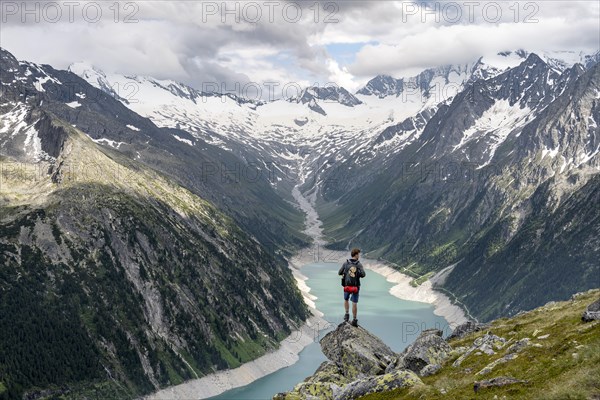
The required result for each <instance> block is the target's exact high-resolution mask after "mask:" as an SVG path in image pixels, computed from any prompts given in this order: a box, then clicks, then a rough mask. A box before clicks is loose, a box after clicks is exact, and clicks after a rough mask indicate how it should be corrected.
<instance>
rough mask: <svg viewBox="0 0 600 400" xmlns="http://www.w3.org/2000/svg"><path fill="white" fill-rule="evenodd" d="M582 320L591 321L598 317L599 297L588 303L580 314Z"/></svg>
mask: <svg viewBox="0 0 600 400" xmlns="http://www.w3.org/2000/svg"><path fill="white" fill-rule="evenodd" d="M581 319H582V321H583V322H591V321H595V320H599V319H600V299H598V300H596V301H595V302H593V303H592V304H590V305H589V306H588V307H587V309H586V310H585V311H584V313H583V315H582V316H581Z"/></svg>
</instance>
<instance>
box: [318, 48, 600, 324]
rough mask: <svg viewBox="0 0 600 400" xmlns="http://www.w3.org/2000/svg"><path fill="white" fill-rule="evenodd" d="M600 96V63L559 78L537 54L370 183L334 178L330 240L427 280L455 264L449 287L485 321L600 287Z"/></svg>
mask: <svg viewBox="0 0 600 400" xmlns="http://www.w3.org/2000/svg"><path fill="white" fill-rule="evenodd" d="M599 89H600V66H599V65H598V64H596V65H595V66H593V67H591V68H590V69H588V70H587V71H586V70H584V69H583V68H582V67H581V66H580V65H575V66H574V67H572V68H570V69H567V70H564V71H563V72H562V73H559V72H557V71H556V70H554V69H553V68H551V67H550V66H549V65H548V64H546V63H545V62H544V61H543V60H542V59H541V58H539V57H538V56H536V55H535V54H531V55H529V56H528V57H527V59H526V60H525V61H523V63H521V64H520V65H519V66H517V67H514V68H511V69H509V70H507V71H506V72H504V73H502V74H500V75H498V76H496V77H494V78H491V79H487V80H475V81H473V82H472V83H470V84H468V85H467V86H466V88H465V90H464V91H462V92H461V93H459V94H458V95H457V96H456V97H455V98H454V99H453V101H452V102H451V103H450V104H448V105H442V106H441V107H440V108H439V109H438V111H437V112H436V113H435V115H434V116H433V117H431V119H430V120H429V122H428V123H427V124H426V126H425V128H424V129H423V133H422V134H421V135H420V137H419V138H418V139H417V140H416V141H415V142H414V143H411V144H410V145H408V146H406V147H405V148H404V149H403V150H402V151H401V152H400V153H398V155H397V156H395V157H394V158H393V160H391V161H390V162H389V163H388V169H387V170H379V171H380V172H379V173H378V174H376V175H375V176H372V177H371V178H370V180H369V181H367V183H366V184H364V185H363V182H362V181H361V180H360V179H356V176H348V173H347V172H346V171H343V172H341V173H340V175H336V174H335V171H333V170H332V171H331V175H330V176H326V177H325V178H324V181H325V182H326V183H329V182H336V178H337V182H336V185H330V186H329V187H328V185H327V184H326V185H324V186H323V188H321V193H322V199H323V200H324V201H325V202H322V204H321V211H322V214H323V216H324V217H325V222H326V224H325V227H326V233H328V234H329V235H330V236H332V237H335V238H337V243H336V247H346V246H352V245H359V246H362V247H364V248H366V249H368V250H370V251H371V256H381V257H384V258H386V259H389V260H392V261H394V262H396V263H398V264H400V265H401V266H402V267H404V268H406V271H407V272H408V273H414V274H415V276H421V275H423V274H426V273H429V272H431V271H439V270H441V269H443V268H445V267H447V266H450V265H453V269H451V271H447V272H448V273H449V274H448V278H447V284H446V286H447V288H449V289H451V290H453V291H454V294H455V295H457V297H458V298H459V299H460V300H461V301H462V302H464V303H465V304H467V306H468V307H469V309H470V310H472V311H474V312H475V315H478V316H479V317H481V318H483V319H489V318H491V317H495V316H498V315H506V314H512V313H515V312H518V311H519V310H523V309H528V308H531V307H534V306H536V305H539V304H542V303H544V302H546V301H548V300H550V299H553V298H554V297H556V296H557V295H558V296H559V297H560V298H565V297H566V296H568V295H570V294H572V293H573V291H576V290H578V289H584V288H591V287H598V286H600V282H599V281H598V277H600V263H598V259H600V246H599V243H598V240H597V232H598V226H599V225H598V224H599V217H598V213H599V212H600V210H599V209H598V207H597V206H596V205H597V200H598V198H597V185H598V180H597V176H598V171H600V155H599V150H600V149H599V147H598V146H599V143H600V142H599V140H600V131H599V129H598V127H597V124H596V123H595V121H596V118H597V117H598V112H599V111H600V108H599V107H600V105H599V101H598V93H600V91H599ZM339 169H341V170H343V169H344V168H343V166H340V168H339ZM373 170H374V169H371V171H373ZM340 181H341V182H342V184H341V185H340ZM344 188H346V190H347V189H348V188H351V189H352V190H351V192H350V193H347V194H346V192H345V191H344ZM332 204H338V205H339V206H337V207H332ZM576 210H578V211H576ZM574 213H581V214H579V215H581V216H584V219H582V220H581V222H582V224H581V225H579V226H578V227H577V229H575V228H574V225H573V222H572V221H571V220H570V219H569V218H567V217H565V215H571V216H573V215H575V214H574ZM546 218H552V220H551V221H552V222H550V221H546V220H545V219H546ZM540 224H543V225H542V226H540ZM534 226H535V230H534V229H533V227H534ZM544 228H545V229H544ZM579 228H580V229H579ZM532 235H533V237H532ZM540 235H541V236H540ZM390 238H393V240H390ZM533 238H535V240H532V239H533ZM524 242H526V245H525V246H523V243H524ZM518 243H521V244H518ZM515 248H519V249H521V250H523V252H519V254H515V253H514V250H515ZM569 248H572V249H575V248H577V249H578V250H579V251H578V252H577V253H575V252H573V251H571V250H569V251H566V252H565V251H564V250H565V249H569ZM558 254H562V256H561V257H557V255H558ZM553 256H554V258H552V262H550V263H549V262H548V260H550V259H551V257H553ZM559 260H560V261H559ZM565 263H567V264H568V266H567V265H565ZM567 268H568V270H567ZM567 271H568V272H567ZM565 274H568V275H569V279H564V280H563V277H564V276H565ZM536 277H538V278H540V279H541V278H543V282H544V283H543V284H541V285H539V284H538V286H537V287H535V288H534V281H535V280H536ZM557 282H561V285H560V287H561V288H560V289H557V290H550V288H552V287H553V285H555V284H556V283H557ZM442 283H443V281H442ZM508 288H510V289H508ZM492 291H493V292H494V293H500V294H499V295H497V296H494V297H493V300H492V299H491V298H490V296H489V293H490V292H492ZM484 299H486V300H484Z"/></svg>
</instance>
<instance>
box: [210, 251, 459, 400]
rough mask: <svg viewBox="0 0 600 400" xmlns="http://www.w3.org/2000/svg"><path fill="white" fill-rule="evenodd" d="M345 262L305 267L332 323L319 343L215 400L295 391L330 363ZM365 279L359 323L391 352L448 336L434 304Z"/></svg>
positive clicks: (258, 398)
mask: <svg viewBox="0 0 600 400" xmlns="http://www.w3.org/2000/svg"><path fill="white" fill-rule="evenodd" d="M340 265H341V264H339V265H338V264H337V263H335V264H334V263H322V262H320V263H312V264H306V265H305V266H303V267H302V270H301V272H302V274H303V275H305V276H306V277H307V278H308V280H307V281H306V283H307V285H308V286H309V287H310V288H311V292H310V293H311V294H313V295H315V296H317V300H316V307H317V309H318V310H320V311H321V312H323V314H325V315H324V319H325V320H327V321H328V323H329V324H328V325H329V326H326V327H323V328H324V329H323V330H321V331H320V332H316V330H315V334H314V337H315V341H314V342H313V343H311V344H310V345H308V346H307V347H306V348H304V350H303V351H302V352H301V353H300V354H299V356H300V359H299V360H298V362H297V363H295V364H294V365H291V366H289V367H286V368H283V369H280V370H279V371H276V372H274V373H272V374H270V375H267V376H265V377H263V378H261V379H258V380H256V381H254V382H252V383H251V384H249V385H246V386H243V387H240V388H236V389H233V390H229V391H227V392H225V393H222V394H221V395H219V396H215V397H211V399H212V400H266V399H271V398H272V397H273V396H274V395H275V394H276V393H279V392H285V391H288V390H291V389H292V388H293V387H294V386H295V385H296V384H297V383H299V382H301V381H302V380H304V378H306V377H307V376H309V375H312V373H313V372H315V370H316V369H317V368H318V366H319V365H320V364H321V363H322V362H323V361H325V360H326V358H325V356H324V355H323V353H322V352H321V347H320V345H319V342H318V340H319V339H321V338H322V337H323V336H325V334H326V333H327V332H329V331H330V330H332V329H333V328H335V327H336V326H337V325H338V324H339V323H341V322H342V318H343V316H344V307H343V292H342V287H341V285H340V278H339V277H338V275H337V271H338V269H339V267H340ZM366 272H367V276H366V277H365V278H363V279H362V280H361V291H360V298H359V302H358V322H359V324H360V325H362V326H363V327H364V328H366V329H367V330H369V331H370V332H372V333H373V334H375V335H377V336H378V337H380V338H381V339H382V340H383V341H384V342H385V343H386V344H387V345H388V346H390V347H391V348H392V350H394V351H396V352H401V351H402V350H404V348H406V346H408V345H409V344H410V343H412V342H413V341H414V340H415V339H416V338H417V336H418V335H419V333H420V332H421V331H422V330H425V329H430V328H438V329H441V330H442V331H444V335H447V334H448V333H449V329H450V328H449V327H448V323H447V321H446V320H445V319H444V318H442V317H439V316H437V315H435V314H434V313H433V306H431V305H429V304H425V303H418V302H414V301H406V300H401V299H399V298H397V297H394V296H392V295H391V294H390V293H389V290H390V288H391V287H392V286H393V285H392V284H391V283H390V282H388V281H386V280H385V278H384V277H382V276H381V275H379V274H376V273H374V272H372V271H369V270H367V271H366Z"/></svg>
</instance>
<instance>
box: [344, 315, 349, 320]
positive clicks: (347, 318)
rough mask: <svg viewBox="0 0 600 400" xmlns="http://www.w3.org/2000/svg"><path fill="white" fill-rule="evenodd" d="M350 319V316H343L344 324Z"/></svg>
mask: <svg viewBox="0 0 600 400" xmlns="http://www.w3.org/2000/svg"><path fill="white" fill-rule="evenodd" d="M349 319H350V314H344V322H348V320H349Z"/></svg>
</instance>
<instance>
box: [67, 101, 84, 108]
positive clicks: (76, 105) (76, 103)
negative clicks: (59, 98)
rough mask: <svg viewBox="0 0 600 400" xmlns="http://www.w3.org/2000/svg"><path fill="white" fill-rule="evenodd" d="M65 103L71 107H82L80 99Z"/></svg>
mask: <svg viewBox="0 0 600 400" xmlns="http://www.w3.org/2000/svg"><path fill="white" fill-rule="evenodd" d="M65 104H66V105H68V106H69V107H71V108H77V107H81V103H79V102H78V101H72V102H70V103H65Z"/></svg>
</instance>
